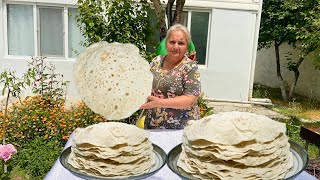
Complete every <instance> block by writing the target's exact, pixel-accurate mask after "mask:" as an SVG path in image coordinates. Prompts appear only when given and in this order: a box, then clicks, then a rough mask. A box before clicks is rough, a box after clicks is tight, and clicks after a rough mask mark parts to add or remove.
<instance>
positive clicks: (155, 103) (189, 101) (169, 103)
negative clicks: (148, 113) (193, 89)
mask: <svg viewBox="0 0 320 180" xmlns="http://www.w3.org/2000/svg"><path fill="white" fill-rule="evenodd" d="M197 99H198V96H195V95H191V94H190V95H189V94H188V95H181V96H176V97H174V98H168V99H160V98H158V97H155V96H149V97H148V102H147V103H145V104H143V105H142V106H141V107H140V109H150V108H155V107H164V108H174V109H184V108H189V107H191V106H192V105H193V104H194V103H196V101H197Z"/></svg>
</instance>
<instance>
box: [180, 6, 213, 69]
mask: <svg viewBox="0 0 320 180" xmlns="http://www.w3.org/2000/svg"><path fill="white" fill-rule="evenodd" d="M184 11H185V12H187V13H188V20H187V28H188V30H189V32H190V33H191V19H192V12H207V13H209V19H208V21H209V22H208V34H207V44H206V47H207V49H206V59H205V60H204V62H205V63H204V64H198V66H199V67H201V68H208V60H209V49H210V48H209V46H210V32H211V31H210V30H211V18H212V9H199V8H193V7H185V8H184ZM196 48H197V47H196Z"/></svg>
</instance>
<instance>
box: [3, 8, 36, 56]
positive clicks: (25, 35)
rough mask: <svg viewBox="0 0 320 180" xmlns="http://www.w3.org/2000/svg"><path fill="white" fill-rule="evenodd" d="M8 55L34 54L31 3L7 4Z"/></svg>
mask: <svg viewBox="0 0 320 180" xmlns="http://www.w3.org/2000/svg"><path fill="white" fill-rule="evenodd" d="M7 18H8V19H7V32H8V33H7V35H8V54H9V55H26V56H33V55H34V36H33V32H34V25H33V11H32V6H31V5H18V4H8V5H7Z"/></svg>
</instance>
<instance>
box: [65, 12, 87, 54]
mask: <svg viewBox="0 0 320 180" xmlns="http://www.w3.org/2000/svg"><path fill="white" fill-rule="evenodd" d="M68 12H69V16H68V31H69V32H68V38H69V39H68V42H69V45H68V52H69V57H70V58H75V57H77V55H78V54H79V53H81V52H83V51H84V47H83V46H82V45H80V42H82V41H84V40H85V39H84V37H83V36H82V35H81V32H80V27H78V25H77V21H76V19H75V17H76V16H77V15H78V14H79V12H78V10H77V9H76V8H68Z"/></svg>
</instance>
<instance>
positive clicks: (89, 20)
mask: <svg viewBox="0 0 320 180" xmlns="http://www.w3.org/2000/svg"><path fill="white" fill-rule="evenodd" d="M77 5H78V11H79V15H77V16H76V20H77V23H78V25H79V27H80V30H81V32H82V35H83V36H84V37H85V38H86V40H85V42H84V43H83V45H84V46H89V45H91V44H93V43H95V42H99V41H107V42H120V43H132V44H135V45H136V46H137V47H138V48H139V49H140V52H141V53H142V54H144V53H145V52H146V49H145V44H146V42H147V41H148V40H149V39H151V35H152V33H153V30H152V27H151V25H150V23H149V19H148V16H147V12H148V11H149V10H150V4H149V3H148V2H147V0H138V1H136V0H101V1H100V0H99V1H97V0H78V2H77Z"/></svg>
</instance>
